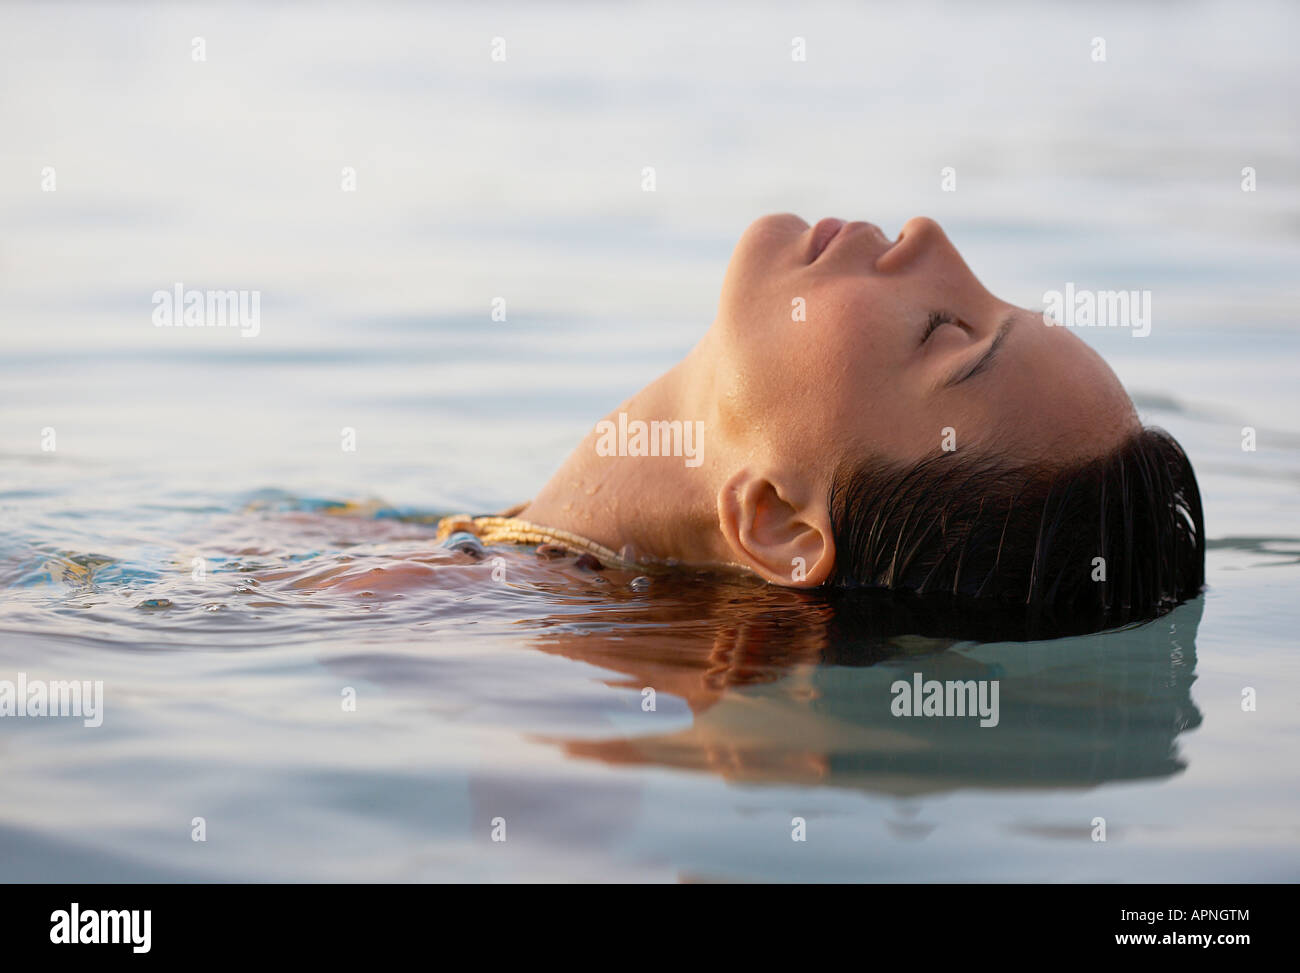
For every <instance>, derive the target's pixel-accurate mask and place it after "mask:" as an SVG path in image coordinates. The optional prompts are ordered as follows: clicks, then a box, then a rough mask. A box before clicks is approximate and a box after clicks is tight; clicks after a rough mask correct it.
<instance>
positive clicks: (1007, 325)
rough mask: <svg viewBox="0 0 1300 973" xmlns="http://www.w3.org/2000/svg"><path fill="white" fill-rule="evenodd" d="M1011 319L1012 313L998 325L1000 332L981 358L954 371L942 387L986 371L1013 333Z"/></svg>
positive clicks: (949, 386) (958, 382) (947, 386)
mask: <svg viewBox="0 0 1300 973" xmlns="http://www.w3.org/2000/svg"><path fill="white" fill-rule="evenodd" d="M1011 320H1012V315H1010V314H1008V315H1007V316H1006V317H1005V318H1003V319H1002V324H1001V325H999V326H998V333H997V334H995V335H994V336H993V340H992V341H990V342H989V347H988V350H987V351H985V352H984V354H982V355H980V357H979V359H978V360H977V361H976V362H975V363H974V364H973V365H971V366H970V367H969V368H966V369H964V370H962V371H959V372H954V373H953V375H952V376H951V377H950V378H949V379H948V381H946V382H944V383H943V386H942V387H943V388H952V387H953V386H954V385H960V384H961V383H962V382H964V381H966V379H968V378H974V377H975V376H976V375H978V374H979V373H980V372H983V371H986V370H987V369H988V367H989V366H990V365H992V364H993V359H994V357H995V356H996V355H997V353H998V349H999V348H1001V347H1002V343H1003V342H1004V341H1005V340H1006V338H1007V335H1008V334H1010V333H1011Z"/></svg>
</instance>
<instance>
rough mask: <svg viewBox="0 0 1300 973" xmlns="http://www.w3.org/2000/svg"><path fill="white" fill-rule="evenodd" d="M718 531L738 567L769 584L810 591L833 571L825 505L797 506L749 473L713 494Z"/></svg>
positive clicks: (735, 477) (772, 485)
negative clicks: (747, 570) (715, 503)
mask: <svg viewBox="0 0 1300 973" xmlns="http://www.w3.org/2000/svg"><path fill="white" fill-rule="evenodd" d="M718 526H719V527H720V528H721V530H722V536H723V537H724V538H725V539H726V541H727V544H728V545H729V546H730V548H731V551H732V554H733V555H734V556H735V559H736V561H737V562H739V563H740V564H742V565H743V566H745V567H747V568H750V569H751V570H752V571H753V572H754V573H755V574H758V575H759V576H761V577H763V578H765V579H766V580H768V581H770V582H772V583H773V584H779V585H785V586H786V587H790V588H815V587H816V586H817V585H819V584H822V583H823V582H825V581H826V579H827V578H829V577H830V575H831V569H832V568H833V567H834V566H835V541H834V538H833V537H832V536H831V525H830V514H829V512H828V511H827V509H826V505H825V504H824V503H821V504H811V503H798V502H794V501H792V500H791V499H790V498H788V497H787V496H786V495H784V494H783V493H782V491H781V488H780V487H779V486H777V484H776V483H774V482H772V481H771V480H769V479H767V478H766V477H762V476H758V475H756V474H754V473H751V472H750V471H748V470H741V471H740V472H738V473H735V474H733V475H732V476H731V478H730V479H729V480H727V482H726V483H724V484H723V485H722V489H721V490H719V491H718Z"/></svg>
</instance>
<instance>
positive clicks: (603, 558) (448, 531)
mask: <svg viewBox="0 0 1300 973" xmlns="http://www.w3.org/2000/svg"><path fill="white" fill-rule="evenodd" d="M522 508H523V504H520V505H519V506H518V507H512V508H511V509H510V510H507V511H506V514H507V516H500V517H471V516H469V515H467V514H457V515H455V516H451V517H443V518H442V519H441V520H440V521H438V540H440V541H443V540H446V539H447V538H448V537H450V536H451V535H452V534H454V533H456V532H457V531H465V532H467V533H470V534H473V535H474V536H475V537H477V538H478V539H479V540H481V541H482V542H483V543H484V544H554V545H556V546H557V547H563V548H566V549H567V550H570V551H580V552H582V553H585V554H590V555H592V556H593V557H594V558H596V559H597V560H598V561H600V563H601V564H602V565H604V566H605V567H611V568H621V569H623V570H625V571H647V570H654V568H653V566H652V565H646V564H636V563H635V562H633V561H630V560H628V559H627V558H624V557H622V556H621V555H619V554H616V553H614V552H613V551H611V550H610V549H609V548H608V547H606V546H605V545H603V544H597V543H596V542H595V541H593V540H589V539H588V538H586V537H583V536H582V535H581V534H575V533H573V532H571V531H567V530H560V529H559V528H557V527H543V526H542V525H541V524H534V523H532V522H531V521H528V520H520V519H519V518H518V517H511V516H508V515H509V514H511V513H514V512H515V511H516V510H520V509H522Z"/></svg>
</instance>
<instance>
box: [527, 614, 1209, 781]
mask: <svg viewBox="0 0 1300 973" xmlns="http://www.w3.org/2000/svg"><path fill="white" fill-rule="evenodd" d="M779 597H780V596H777V598H776V600H779ZM788 597H793V596H788ZM759 602H760V603H759V604H754V603H753V601H752V600H751V601H745V600H744V599H737V600H732V601H724V602H722V603H715V604H714V605H713V606H712V610H711V611H710V613H709V614H708V616H707V617H705V618H701V617H700V609H701V607H703V606H702V605H701V604H699V603H696V604H694V605H693V606H692V605H691V604H690V603H689V600H686V601H683V603H682V605H681V607H680V610H679V611H678V612H671V611H670V612H669V613H668V615H667V616H666V617H662V618H659V619H657V621H656V622H654V623H653V624H650V625H647V624H646V623H647V621H648V619H646V618H645V617H642V618H641V619H640V622H641V625H640V630H639V631H635V632H634V629H635V626H634V625H633V624H632V621H633V615H634V614H635V612H634V611H631V610H630V611H629V612H628V613H627V617H626V618H624V619H622V620H621V621H624V622H626V623H628V624H626V625H621V624H618V622H619V621H620V619H618V618H616V617H606V619H605V621H607V622H609V623H610V630H609V634H608V635H607V636H602V634H601V633H599V632H591V633H588V634H585V635H582V636H575V635H573V634H571V633H568V632H566V630H565V629H564V628H563V627H559V628H556V629H554V630H551V631H548V632H545V633H543V634H542V635H541V636H539V637H538V638H537V639H536V641H535V644H536V645H537V647H538V648H540V649H542V650H543V651H545V652H550V653H557V654H560V655H564V656H566V657H569V658H572V659H578V660H581V661H585V662H589V663H591V664H593V665H597V666H600V667H601V668H604V669H609V670H613V671H615V672H619V673H623V674H624V675H625V676H626V678H624V679H614V680H610V681H609V685H611V686H616V687H625V688H626V697H625V698H626V704H627V707H628V714H627V718H626V719H622V720H619V721H618V725H619V726H620V728H624V727H626V729H627V731H628V732H624V733H620V734H618V735H616V736H612V737H605V738H602V739H559V738H551V739H552V742H555V743H557V744H558V745H560V746H562V747H563V748H564V752H565V753H567V754H569V755H571V756H575V757H581V758H584V759H595V760H600V761H604V762H607V763H611V764H627V765H662V766H669V767H676V768H681V769H691V770H703V771H708V772H712V773H717V774H719V775H720V776H723V777H725V778H727V779H731V780H740V781H747V782H767V783H774V784H782V783H790V784H811V783H817V784H829V785H834V786H841V787H849V788H858V789H864V790H870V791H883V792H887V793H894V794H921V793H928V792H934V791H947V790H953V789H957V788H964V787H983V788H1001V787H1046V788H1054V787H1090V786H1095V785H1098V784H1101V783H1105V782H1108V781H1121V780H1133V779H1140V778H1151V777H1163V776H1168V775H1171V774H1174V773H1176V772H1178V771H1180V770H1182V769H1183V767H1184V764H1183V763H1182V761H1181V760H1180V759H1179V756H1178V752H1177V744H1176V740H1177V736H1178V734H1179V733H1181V732H1183V731H1184V730H1187V729H1191V728H1194V727H1196V726H1198V725H1199V724H1200V721H1201V716H1200V713H1199V711H1198V710H1197V709H1196V706H1195V704H1194V703H1193V702H1192V700H1191V695H1190V690H1191V685H1192V682H1193V681H1194V679H1195V672H1194V670H1195V663H1196V650H1195V637H1196V628H1197V625H1198V623H1199V620H1200V612H1201V602H1200V600H1199V599H1198V600H1197V601H1194V602H1190V603H1188V604H1185V605H1183V606H1181V607H1180V608H1178V609H1176V610H1175V611H1173V612H1172V613H1170V614H1168V615H1166V616H1164V617H1163V618H1160V619H1158V620H1156V621H1154V622H1151V623H1148V624H1146V625H1143V626H1140V627H1136V628H1132V629H1127V630H1122V631H1117V632H1111V633H1108V634H1106V635H1102V636H1090V637H1084V638H1063V639H1057V640H1054V641H1049V642H1002V643H970V642H966V643H952V642H947V641H944V640H936V639H927V638H920V637H916V636H902V637H895V636H891V635H890V634H889V633H888V630H887V629H886V630H880V629H877V630H875V631H871V630H870V624H869V623H867V625H866V627H867V629H868V630H867V631H866V632H865V633H864V632H863V630H862V629H863V622H864V620H863V619H862V618H861V616H860V614H857V615H855V617H854V619H853V623H852V624H851V625H846V624H845V623H844V620H843V619H842V618H837V615H836V611H835V609H834V606H830V605H825V604H820V605H819V604H816V603H812V602H809V603H807V604H806V605H804V606H802V608H800V607H799V606H797V605H795V604H791V605H783V606H778V605H776V604H763V603H761V599H759ZM692 609H693V612H692ZM642 614H643V615H644V613H642ZM692 614H693V618H692V617H691V616H692ZM677 615H680V616H681V617H675V616H677ZM905 630H906V629H905ZM918 674H919V675H918ZM900 683H906V684H908V685H909V687H910V686H911V685H912V684H913V683H919V684H921V685H923V686H929V685H930V684H933V683H938V684H941V685H943V686H957V687H959V690H958V692H957V693H956V694H953V693H948V694H946V695H945V696H944V698H943V699H942V700H939V701H936V700H934V699H933V697H931V699H930V700H929V702H930V703H934V702H938V705H937V706H936V705H923V706H919V707H915V711H914V712H913V711H912V709H913V708H911V707H900V706H898V705H897V704H896V703H895V701H896V700H897V699H898V697H899V695H900V693H899V692H898V691H897V689H896V687H897V685H898V684H900ZM993 683H996V687H995V689H994V693H993V694H990V693H988V689H989V688H990V685H991V684H993ZM647 688H650V689H653V690H654V691H655V693H656V696H662V695H663V694H668V695H670V696H677V697H680V698H682V699H684V700H686V702H687V703H688V705H689V706H690V708H691V711H692V714H693V719H692V722H691V724H690V725H689V726H688V727H685V728H680V727H679V725H678V722H679V721H671V720H665V721H664V722H665V723H668V722H672V723H673V724H674V726H673V729H671V730H667V731H663V732H658V731H656V728H655V725H656V716H657V714H656V713H655V712H644V711H643V709H642V700H643V691H644V690H645V689H647ZM963 690H964V691H969V692H970V693H971V695H969V696H967V697H965V698H970V699H976V698H979V699H980V700H982V701H988V699H989V697H990V695H992V697H993V699H995V700H996V702H997V714H996V725H986V726H981V722H984V723H989V722H990V721H989V720H987V719H985V720H981V717H980V716H979V715H978V714H971V713H970V711H967V713H968V715H953V714H952V713H944V712H943V710H944V709H945V708H946V707H948V706H951V705H952V703H953V702H957V703H959V704H960V701H961V699H962V698H963V697H964V696H965V692H963ZM975 692H978V693H979V695H978V697H977V696H976V695H974V693H975ZM908 695H909V697H910V696H911V693H908ZM927 695H929V694H927ZM900 709H907V710H908V711H909V712H910V713H911V715H896V713H897V712H899V710H900ZM957 709H958V710H960V709H961V707H960V705H959V706H958V707H957ZM935 710H938V712H935ZM927 712H929V714H930V715H927Z"/></svg>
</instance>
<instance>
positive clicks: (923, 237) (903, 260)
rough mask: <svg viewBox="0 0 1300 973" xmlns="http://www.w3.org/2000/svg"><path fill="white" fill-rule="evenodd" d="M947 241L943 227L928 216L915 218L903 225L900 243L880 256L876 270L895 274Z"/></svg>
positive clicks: (899, 236)
mask: <svg viewBox="0 0 1300 973" xmlns="http://www.w3.org/2000/svg"><path fill="white" fill-rule="evenodd" d="M944 239H945V236H944V232H943V227H941V226H940V225H939V224H938V223H936V222H935V221H934V220H932V219H930V217H928V216H914V217H912V218H911V219H910V220H908V221H907V222H906V223H904V224H903V229H902V232H901V233H899V234H898V242H897V243H895V244H894V245H893V246H892V247H890V248H889V249H888V250H886V251H885V252H884V253H883V254H881V255H880V259H878V260H877V261H876V269H877V270H878V271H880V272H881V273H882V274H889V273H895V272H897V271H899V270H902V269H903V268H905V267H907V266H908V265H909V264H911V263H913V262H915V261H916V260H917V259H918V258H920V257H922V256H924V255H925V254H926V253H928V252H930V251H931V250H932V249H933V248H934V247H935V245H936V244H938V243H940V242H942V241H943V240H944Z"/></svg>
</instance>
